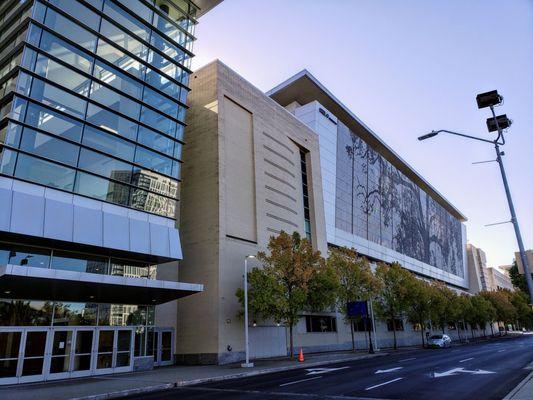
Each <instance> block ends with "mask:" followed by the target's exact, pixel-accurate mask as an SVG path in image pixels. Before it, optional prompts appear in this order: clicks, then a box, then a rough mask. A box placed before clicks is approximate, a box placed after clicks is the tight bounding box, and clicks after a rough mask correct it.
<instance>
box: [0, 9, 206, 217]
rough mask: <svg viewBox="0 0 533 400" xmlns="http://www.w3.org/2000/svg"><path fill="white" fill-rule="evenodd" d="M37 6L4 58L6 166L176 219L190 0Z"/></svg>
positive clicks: (9, 171) (1, 159)
mask: <svg viewBox="0 0 533 400" xmlns="http://www.w3.org/2000/svg"><path fill="white" fill-rule="evenodd" d="M32 4H33V6H32V7H31V8H26V9H24V10H20V16H19V17H18V18H19V19H18V20H19V21H25V22H21V24H26V26H24V27H22V28H20V29H21V31H20V33H19V35H22V37H23V38H24V40H25V42H24V46H23V48H22V46H20V48H17V49H15V50H13V55H12V56H10V57H9V59H6V60H7V61H6V62H5V63H4V65H0V97H2V100H0V101H1V102H2V104H3V107H2V108H1V109H0V118H2V117H7V118H2V119H1V120H0V174H3V175H8V176H13V177H16V178H18V179H21V180H25V181H29V182H35V183H38V184H41V185H44V186H49V187H53V188H56V189H59V190H63V191H68V192H72V193H77V194H80V195H83V196H88V197H92V198H96V199H99V200H102V201H106V202H110V203H115V204H119V205H122V206H126V207H131V208H134V209H139V210H143V211H147V212H150V213H154V214H159V215H163V216H166V217H171V218H174V217H175V212H176V201H177V194H178V184H179V181H180V170H181V167H180V166H181V147H182V145H183V130H184V125H185V124H184V118H185V111H186V108H187V106H186V104H185V102H186V98H187V93H188V92H189V88H188V87H187V83H188V75H189V73H190V70H189V68H188V67H189V63H190V59H191V57H192V55H193V54H192V53H191V46H192V42H193V41H194V36H193V30H194V25H195V24H196V20H195V19H194V15H195V13H196V11H195V7H194V5H192V3H190V2H188V1H182V0H179V1H178V0H164V1H159V0H151V1H146V0H131V1H129V0H128V1H125V0H90V1H89V0H48V1H44V0H35V1H34V2H33V3H32ZM30 16H31V18H32V19H31V20H30V19H29V17H30ZM19 25H20V24H19ZM8 33H9V32H8ZM11 34H12V35H14V34H17V30H16V29H15V30H13V33H11ZM2 35H4V32H3V31H2ZM17 37H18V36H17ZM0 51H1V49H0ZM17 63H18V64H20V65H19V66H20V69H19V70H18V71H17V69H13V68H14V66H15V65H18V64H17ZM12 71H15V73H16V74H15V75H13V76H11V75H10V74H14V72H12ZM2 75H3V76H4V77H3V78H2ZM2 81H3V86H1V85H2ZM2 91H3V92H2ZM9 109H10V110H11V113H8V110H9Z"/></svg>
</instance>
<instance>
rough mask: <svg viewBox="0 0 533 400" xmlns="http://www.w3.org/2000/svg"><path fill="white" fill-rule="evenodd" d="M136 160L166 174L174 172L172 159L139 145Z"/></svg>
mask: <svg viewBox="0 0 533 400" xmlns="http://www.w3.org/2000/svg"><path fill="white" fill-rule="evenodd" d="M135 162H136V163H137V164H141V165H143V166H145V167H147V168H149V169H152V170H154V171H157V172H161V173H162V174H165V175H171V174H172V160H171V159H170V158H168V157H165V156H163V155H160V154H157V153H154V152H153V151H150V150H148V149H145V148H142V147H137V151H136V152H135Z"/></svg>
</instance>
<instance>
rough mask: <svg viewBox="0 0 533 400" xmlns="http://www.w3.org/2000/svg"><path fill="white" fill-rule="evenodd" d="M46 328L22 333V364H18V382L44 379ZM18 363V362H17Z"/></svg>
mask: <svg viewBox="0 0 533 400" xmlns="http://www.w3.org/2000/svg"><path fill="white" fill-rule="evenodd" d="M47 338H48V330H33V329H32V330H26V331H25V332H24V335H23V343H24V345H23V353H22V365H19V376H20V379H19V382H20V383H23V382H36V381H42V380H43V379H44V371H45V369H44V367H45V361H48V360H47V358H45V353H46V340H47ZM19 364H20V363H19Z"/></svg>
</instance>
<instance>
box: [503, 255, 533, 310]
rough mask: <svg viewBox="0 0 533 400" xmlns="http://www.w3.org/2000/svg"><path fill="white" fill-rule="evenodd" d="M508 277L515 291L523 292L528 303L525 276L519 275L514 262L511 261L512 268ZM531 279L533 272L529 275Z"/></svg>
mask: <svg viewBox="0 0 533 400" xmlns="http://www.w3.org/2000/svg"><path fill="white" fill-rule="evenodd" d="M509 277H510V278H511V283H512V284H513V286H514V287H515V289H517V290H520V291H521V292H523V293H524V294H525V295H526V298H527V299H528V302H530V299H529V290H528V287H527V281H526V276H525V274H521V273H520V271H519V270H518V265H517V263H516V260H513V266H512V267H511V268H510V269H509ZM531 277H532V278H533V272H532V273H531Z"/></svg>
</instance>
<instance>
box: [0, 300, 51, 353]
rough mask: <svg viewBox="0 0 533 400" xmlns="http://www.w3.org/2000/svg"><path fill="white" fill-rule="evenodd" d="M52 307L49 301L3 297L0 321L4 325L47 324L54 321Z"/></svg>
mask: <svg viewBox="0 0 533 400" xmlns="http://www.w3.org/2000/svg"><path fill="white" fill-rule="evenodd" d="M52 309H53V303H52V302H49V301H27V300H11V299H1V300H0V322H1V323H2V325H4V326H6V325H7V326H46V325H50V324H51V322H52ZM17 350H18V349H17Z"/></svg>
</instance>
